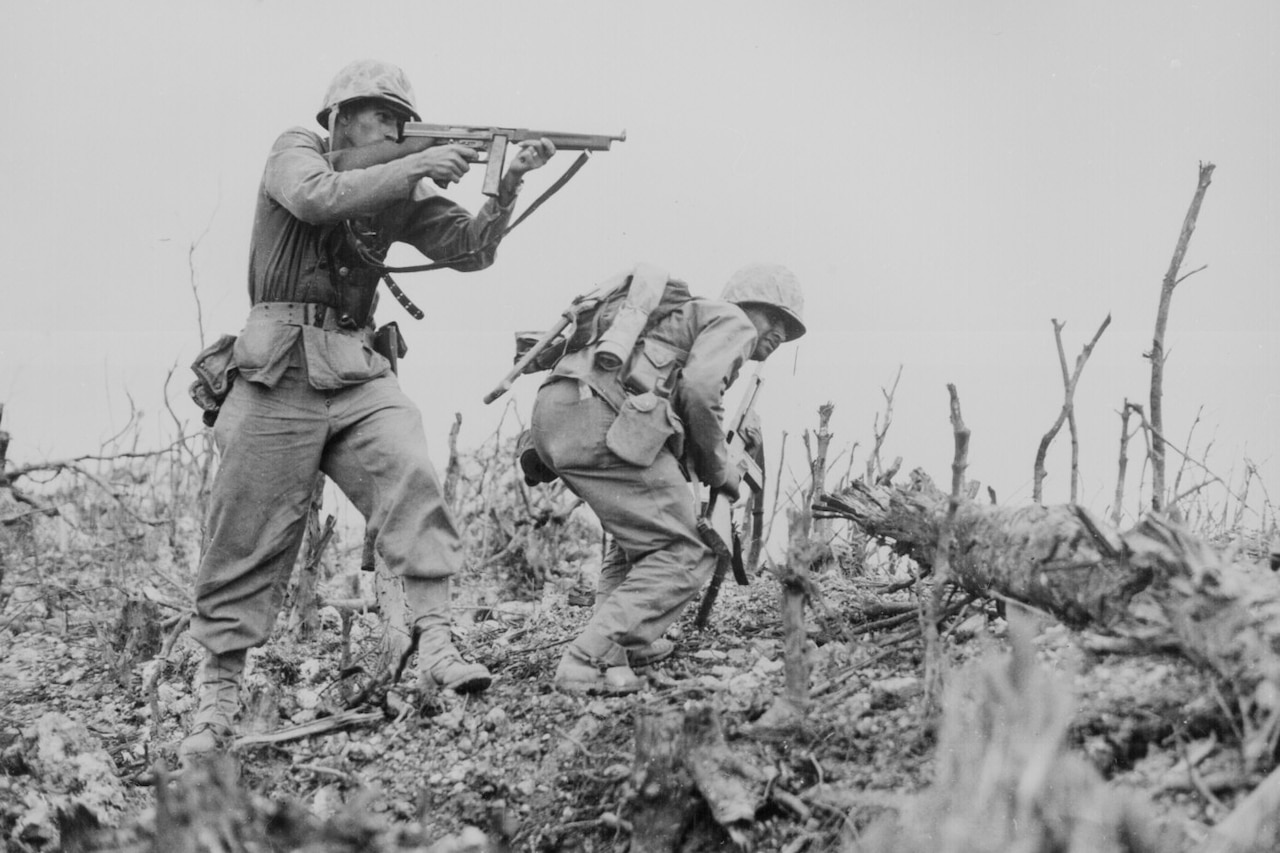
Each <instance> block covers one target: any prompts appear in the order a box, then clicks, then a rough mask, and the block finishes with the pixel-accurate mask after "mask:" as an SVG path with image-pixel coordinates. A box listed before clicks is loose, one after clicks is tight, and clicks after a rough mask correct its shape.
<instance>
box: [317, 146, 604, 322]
mask: <svg viewBox="0 0 1280 853" xmlns="http://www.w3.org/2000/svg"><path fill="white" fill-rule="evenodd" d="M590 158H591V152H590V151H583V152H582V153H581V154H579V155H578V157H577V159H576V160H574V161H573V163H572V164H570V166H569V168H568V169H565V171H564V174H562V175H561V176H560V177H559V178H557V179H556V181H555V183H553V184H552V185H551V186H549V187H547V188H546V189H545V190H543V192H542V194H541V195H539V196H538V197H537V198H536V199H534V200H533V202H532V203H531V204H530V205H529V206H528V207H527V208H525V210H524V212H523V213H521V214H520V215H519V216H518V217H516V220H515V221H514V222H512V223H511V224H510V225H508V226H507V227H506V228H505V229H503V230H502V232H501V233H500V234H498V235H497V236H495V237H493V238H491V239H489V240H488V241H486V242H485V243H484V244H483V245H481V246H480V247H478V248H475V249H471V250H469V251H466V252H463V253H462V254H460V255H456V256H455V257H452V258H446V259H445V260H443V261H432V262H431V263H429V264H416V265H414V266H407V267H389V266H387V265H386V264H384V263H383V262H382V261H381V260H380V259H379V258H377V257H376V256H375V255H374V254H373V252H371V251H369V248H368V247H367V246H365V244H364V243H363V242H362V241H361V240H360V238H359V236H357V235H356V232H355V229H354V228H353V227H352V225H351V222H350V221H349V220H348V221H345V222H343V223H342V224H343V227H344V228H346V230H347V239H348V241H349V242H350V244H351V246H352V247H353V248H354V249H355V252H356V255H357V256H359V258H360V260H361V262H362V263H364V264H366V265H367V266H368V267H369V268H370V269H373V270H376V271H377V272H380V273H382V280H383V281H384V282H386V285H387V290H389V291H391V295H392V296H394V297H395V300H396V302H399V303H400V305H401V307H402V308H404V310H405V311H407V312H409V316H411V317H413V319H415V320H421V319H422V318H423V316H425V315H424V314H423V313H422V309H421V308H419V307H418V306H417V305H415V304H413V300H412V299H410V298H409V296H408V294H406V293H405V292H404V291H403V290H402V289H401V288H400V285H398V284H396V282H395V279H393V278H392V277H391V273H393V272H395V273H400V272H430V271H431V270H438V269H442V268H444V267H451V266H453V265H454V264H456V263H458V262H459V261H464V260H467V259H468V258H473V257H475V256H476V255H479V254H480V253H481V252H484V251H486V250H487V249H490V248H492V247H493V246H496V245H497V244H498V243H499V242H501V241H502V240H503V239H504V238H505V237H506V236H507V235H508V234H510V233H511V232H512V231H514V230H516V226H517V225H519V224H520V223H521V222H524V221H525V220H526V219H528V218H529V215H530V214H531V213H533V212H534V211H535V210H537V209H538V208H539V207H541V206H542V205H543V203H545V202H546V200H547V199H549V198H551V196H553V195H555V194H556V193H558V192H559V191H560V190H561V189H562V188H563V187H564V185H565V184H567V183H569V180H570V179H571V178H572V177H573V176H574V175H576V174H578V171H579V170H580V169H581V168H582V167H583V166H585V165H586V164H587V160H589V159H590Z"/></svg>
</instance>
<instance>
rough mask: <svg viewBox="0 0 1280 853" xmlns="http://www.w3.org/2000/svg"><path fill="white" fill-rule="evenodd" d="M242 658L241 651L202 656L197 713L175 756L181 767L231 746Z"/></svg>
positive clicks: (243, 656) (238, 708) (242, 670)
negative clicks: (203, 657)
mask: <svg viewBox="0 0 1280 853" xmlns="http://www.w3.org/2000/svg"><path fill="white" fill-rule="evenodd" d="M244 660H245V652H244V651H243V650H240V651H235V652H227V653H225V654H221V655H215V654H213V653H212V652H210V653H208V654H206V655H205V659H204V663H202V664H201V666H200V676H199V678H200V686H199V688H198V691H197V694H198V704H197V706H196V713H195V716H194V717H193V718H192V721H191V730H190V732H189V733H188V734H187V737H186V738H185V739H184V740H183V741H182V744H181V745H180V746H179V747H178V758H179V760H180V761H181V763H182V765H183V766H184V767H186V766H190V765H191V764H192V763H193V762H196V761H202V760H208V759H211V758H214V757H215V756H217V755H219V754H220V753H222V752H225V751H226V748H227V746H229V745H230V743H231V739H232V738H233V737H234V735H235V717H236V714H237V713H239V711H240V681H241V679H242V678H243V676H244Z"/></svg>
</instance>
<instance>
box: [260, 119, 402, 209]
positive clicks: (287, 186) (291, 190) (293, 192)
mask: <svg viewBox="0 0 1280 853" xmlns="http://www.w3.org/2000/svg"><path fill="white" fill-rule="evenodd" d="M325 149H326V143H325V142H324V140H323V139H322V138H321V137H320V135H319V134H317V133H314V132H312V131H310V130H307V129H305V128H301V127H295V128H292V129H290V130H287V131H285V132H284V133H283V134H281V135H280V137H279V138H278V139H277V140H276V142H275V145H273V146H272V148H271V154H270V155H269V156H268V157H267V166H266V172H265V174H264V175H263V188H264V189H265V191H266V193H267V194H268V195H269V196H271V198H273V199H275V200H276V201H277V202H278V203H279V204H280V205H281V206H283V207H284V208H285V209H286V210H288V211H289V212H290V213H291V214H293V215H294V216H295V217H297V218H298V219H300V220H302V221H303V222H306V223H309V224H312V225H326V224H332V223H336V222H341V221H342V220H344V219H353V218H356V217H360V216H369V215H372V214H374V213H377V212H379V211H381V210H384V209H385V208H386V207H387V206H389V205H391V204H394V203H395V202H397V201H401V200H405V201H407V200H408V198H409V195H410V193H411V192H412V191H413V187H414V184H416V183H417V179H416V177H415V176H414V174H413V173H412V171H411V170H410V169H409V166H408V164H407V163H406V162H405V160H404V159H403V158H402V159H398V160H392V161H391V162H389V163H382V164H379V165H377V166H370V167H368V168H366V169H352V170H350V171H347V172H336V171H334V170H333V167H332V166H331V165H330V164H329V161H328V160H327V159H325V156H324V155H325Z"/></svg>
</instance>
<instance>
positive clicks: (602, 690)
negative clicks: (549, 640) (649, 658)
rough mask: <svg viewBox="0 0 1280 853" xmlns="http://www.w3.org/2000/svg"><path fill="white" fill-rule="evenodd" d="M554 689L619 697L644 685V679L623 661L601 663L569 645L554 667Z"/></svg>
mask: <svg viewBox="0 0 1280 853" xmlns="http://www.w3.org/2000/svg"><path fill="white" fill-rule="evenodd" d="M553 683H554V684H555V687H556V689H557V690H561V691H563V692H565V693H591V694H606V695H610V696H619V695H623V694H626V693H635V692H636V691H638V690H640V689H642V688H643V687H644V681H643V679H641V678H640V677H639V676H638V675H636V674H635V673H634V672H633V671H632V670H631V667H629V666H627V665H626V664H621V665H618V666H605V665H601V664H597V663H595V662H593V661H591V660H590V659H589V658H587V657H586V656H585V655H583V654H582V653H581V652H579V651H578V650H577V649H575V648H574V647H573V646H570V647H569V648H568V649H566V650H565V653H564V654H563V655H561V656H560V664H559V665H558V666H557V667H556V675H555V681H554V682H553Z"/></svg>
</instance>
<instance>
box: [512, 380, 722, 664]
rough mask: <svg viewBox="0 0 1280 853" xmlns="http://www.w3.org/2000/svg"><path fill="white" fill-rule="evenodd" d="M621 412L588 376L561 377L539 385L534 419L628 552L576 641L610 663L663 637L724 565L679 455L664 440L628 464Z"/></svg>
mask: <svg viewBox="0 0 1280 853" xmlns="http://www.w3.org/2000/svg"><path fill="white" fill-rule="evenodd" d="M614 417H615V413H614V411H613V408H612V407H611V406H609V404H608V403H606V402H605V401H604V400H602V399H600V398H599V397H598V396H596V395H595V394H594V393H592V392H591V391H590V390H589V389H587V388H586V386H585V385H584V384H583V383H581V382H579V381H578V380H575V379H558V380H553V381H551V382H550V383H549V384H547V385H544V386H543V387H542V388H541V389H540V390H539V391H538V397H537V401H536V402H535V403H534V407H533V418H532V424H531V426H532V432H533V442H534V447H535V448H536V449H537V451H538V454H539V455H540V456H541V457H542V460H543V461H544V462H545V463H546V464H547V465H548V467H550V468H551V469H552V470H553V471H555V472H556V473H557V474H559V475H560V478H561V479H562V480H564V482H565V485H566V486H568V488H569V489H570V490H571V491H573V493H574V494H576V495H578V497H580V498H582V500H583V501H585V502H586V503H587V505H588V506H590V507H591V509H592V510H593V511H594V512H595V514H596V516H597V517H598V518H599V519H600V524H601V526H602V527H603V528H604V529H605V531H606V532H607V533H609V534H610V535H611V536H612V537H613V539H614V541H615V542H616V543H617V547H619V548H620V549H621V550H622V552H623V554H624V555H625V557H626V559H625V561H623V560H619V559H617V558H616V556H615V557H614V559H611V560H610V561H609V563H610V566H609V569H610V571H609V577H608V578H602V589H601V593H602V594H601V596H600V600H598V604H597V607H596V610H595V612H594V613H593V614H592V616H591V619H590V620H589V621H588V622H587V625H586V627H585V628H584V629H583V631H582V633H581V635H579V636H578V638H577V639H575V640H574V641H573V646H574V648H575V649H576V651H577V652H578V653H579V654H581V655H582V656H584V657H585V658H587V659H588V660H591V661H593V662H595V663H597V664H599V665H601V666H620V665H624V664H626V662H627V656H626V653H627V651H628V650H635V649H640V648H643V647H644V646H647V645H649V644H650V643H652V642H653V641H654V640H656V639H658V638H659V637H661V636H662V635H663V633H665V632H666V630H667V628H669V627H670V626H671V625H672V623H674V622H675V621H676V619H678V618H679V616H680V613H681V612H682V611H683V609H684V607H685V606H686V605H687V604H688V603H689V602H690V601H692V600H693V598H694V597H695V596H697V594H698V591H699V590H700V589H701V588H702V586H703V585H704V584H705V583H706V582H707V580H708V579H710V577H711V575H712V573H713V572H714V570H715V565H716V558H715V555H714V553H712V551H711V550H710V549H709V548H707V546H706V545H704V544H703V542H702V539H701V538H700V537H699V536H698V528H697V512H698V508H697V506H696V504H695V501H694V495H693V490H692V489H691V488H690V485H689V482H688V481H687V480H686V479H685V476H684V473H683V472H682V471H681V469H680V464H679V462H678V461H677V460H676V458H675V456H674V455H672V453H671V452H670V451H669V450H667V449H666V448H663V450H662V451H661V452H660V453H659V454H658V457H657V459H656V460H655V461H654V463H653V464H652V465H649V466H648V467H644V468H641V467H637V466H634V465H631V464H629V463H627V462H624V461H623V460H622V459H620V458H619V457H618V456H616V455H615V454H614V453H613V452H612V451H611V450H609V448H608V447H607V446H606V444H605V436H606V434H607V433H608V431H609V426H610V425H611V424H612V423H613V420H614ZM610 587H611V589H610Z"/></svg>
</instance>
